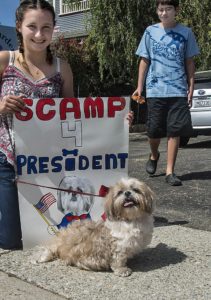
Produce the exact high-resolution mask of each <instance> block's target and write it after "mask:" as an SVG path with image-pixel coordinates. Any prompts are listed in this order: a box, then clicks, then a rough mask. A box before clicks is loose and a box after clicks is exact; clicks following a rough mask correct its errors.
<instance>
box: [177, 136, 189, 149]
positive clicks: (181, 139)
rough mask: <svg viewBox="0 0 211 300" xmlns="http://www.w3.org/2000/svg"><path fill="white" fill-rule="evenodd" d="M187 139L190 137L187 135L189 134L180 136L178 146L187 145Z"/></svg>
mask: <svg viewBox="0 0 211 300" xmlns="http://www.w3.org/2000/svg"><path fill="white" fill-rule="evenodd" d="M189 140H190V137H189V136H181V137H180V143H179V146H180V147H185V146H187V144H188V142H189Z"/></svg>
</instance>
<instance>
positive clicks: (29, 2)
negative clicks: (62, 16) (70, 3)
mask: <svg viewBox="0 0 211 300" xmlns="http://www.w3.org/2000/svg"><path fill="white" fill-rule="evenodd" d="M39 8H40V9H44V10H46V11H49V12H50V13H51V14H52V19H53V25H55V24H56V21H55V19H56V16H55V11H54V8H53V6H52V5H51V4H50V3H49V2H48V1H46V0H22V1H21V3H20V5H19V7H18V8H17V10H16V25H17V24H21V23H22V22H23V19H24V15H25V13H26V11H27V10H29V9H39ZM16 32H17V38H18V42H19V51H20V53H22V55H23V57H24V46H23V37H22V34H21V33H20V32H19V31H18V30H17V28H16ZM46 60H47V62H48V63H49V64H52V63H53V55H52V53H51V50H50V46H48V47H47V57H46Z"/></svg>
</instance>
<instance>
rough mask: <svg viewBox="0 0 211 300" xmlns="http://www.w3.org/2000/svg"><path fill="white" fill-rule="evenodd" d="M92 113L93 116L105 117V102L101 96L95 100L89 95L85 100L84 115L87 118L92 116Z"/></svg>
mask: <svg viewBox="0 0 211 300" xmlns="http://www.w3.org/2000/svg"><path fill="white" fill-rule="evenodd" d="M90 113H91V116H92V118H96V116H97V115H98V118H103V116H104V104H103V100H102V98H100V97H97V98H96V99H95V100H94V99H92V98H91V97H88V98H86V99H85V100H84V115H85V118H86V119H88V118H90Z"/></svg>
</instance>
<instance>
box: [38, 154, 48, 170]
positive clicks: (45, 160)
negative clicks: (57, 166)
mask: <svg viewBox="0 0 211 300" xmlns="http://www.w3.org/2000/svg"><path fill="white" fill-rule="evenodd" d="M48 162H49V157H39V173H48V172H49V170H48ZM46 163H47V164H46Z"/></svg>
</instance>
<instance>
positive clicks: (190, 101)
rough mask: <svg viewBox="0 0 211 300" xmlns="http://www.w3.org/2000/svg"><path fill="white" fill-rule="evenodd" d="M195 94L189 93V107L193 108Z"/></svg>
mask: <svg viewBox="0 0 211 300" xmlns="http://www.w3.org/2000/svg"><path fill="white" fill-rule="evenodd" d="M192 98H193V92H190V91H188V106H189V107H190V108H191V107H192Z"/></svg>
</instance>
